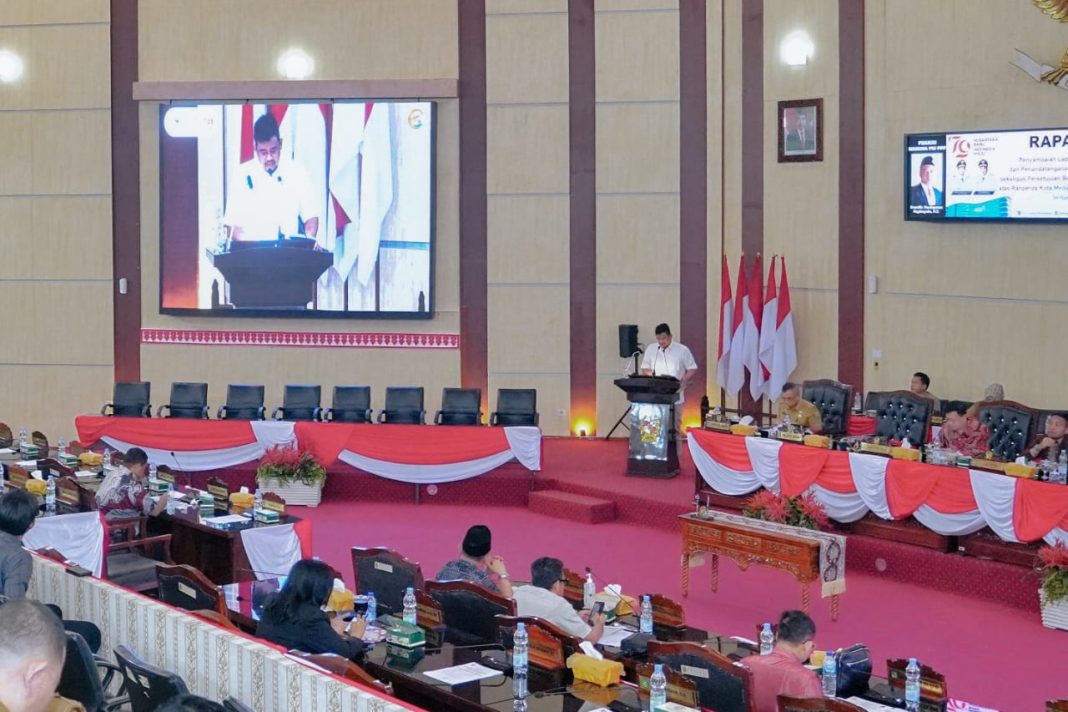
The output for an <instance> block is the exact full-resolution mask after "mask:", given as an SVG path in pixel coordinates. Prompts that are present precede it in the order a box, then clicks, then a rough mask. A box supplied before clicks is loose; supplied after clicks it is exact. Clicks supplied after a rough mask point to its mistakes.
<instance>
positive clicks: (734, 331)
mask: <svg viewBox="0 0 1068 712" xmlns="http://www.w3.org/2000/svg"><path fill="white" fill-rule="evenodd" d="M746 288H747V283H746V279H745V255H742V257H741V259H740V260H739V263H738V287H737V289H735V290H734V305H733V310H732V311H733V314H732V318H731V347H730V354H729V356H728V358H727V380H726V382H725V384H724V386H723V390H725V391H726V392H727V394H728V395H732V396H736V395H738V392H739V391H741V390H742V386H743V385H744V384H745V360H744V359H745V327H744V324H743V320H744V318H745V312H747V311H748V310H749V296H748V295H747V293H746Z"/></svg>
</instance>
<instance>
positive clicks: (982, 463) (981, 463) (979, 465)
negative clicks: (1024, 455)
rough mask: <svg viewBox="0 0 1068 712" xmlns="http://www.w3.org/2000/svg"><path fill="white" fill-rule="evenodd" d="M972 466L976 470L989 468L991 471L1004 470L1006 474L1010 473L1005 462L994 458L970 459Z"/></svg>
mask: <svg viewBox="0 0 1068 712" xmlns="http://www.w3.org/2000/svg"><path fill="white" fill-rule="evenodd" d="M1010 464H1011V463H1010ZM972 467H974V468H975V469H977V470H990V471H991V472H1005V473H1006V474H1010V475H1011V474H1012V473H1011V472H1008V470H1007V467H1006V463H1004V462H997V461H996V460H982V459H972Z"/></svg>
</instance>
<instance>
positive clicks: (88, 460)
mask: <svg viewBox="0 0 1068 712" xmlns="http://www.w3.org/2000/svg"><path fill="white" fill-rule="evenodd" d="M78 461H79V462H80V463H82V464H83V465H85V466H86V467H100V466H101V465H103V464H104V456H103V455H101V454H100V453H98V452H83V453H82V454H81V455H78Z"/></svg>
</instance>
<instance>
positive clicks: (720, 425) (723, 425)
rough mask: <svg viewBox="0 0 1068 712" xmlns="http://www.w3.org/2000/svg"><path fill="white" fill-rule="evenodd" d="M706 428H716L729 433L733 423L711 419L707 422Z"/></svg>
mask: <svg viewBox="0 0 1068 712" xmlns="http://www.w3.org/2000/svg"><path fill="white" fill-rule="evenodd" d="M705 429H706V430H715V431H718V432H721V433H729V432H730V431H731V424H730V423H728V422H726V421H722V422H716V421H709V422H707V423H705Z"/></svg>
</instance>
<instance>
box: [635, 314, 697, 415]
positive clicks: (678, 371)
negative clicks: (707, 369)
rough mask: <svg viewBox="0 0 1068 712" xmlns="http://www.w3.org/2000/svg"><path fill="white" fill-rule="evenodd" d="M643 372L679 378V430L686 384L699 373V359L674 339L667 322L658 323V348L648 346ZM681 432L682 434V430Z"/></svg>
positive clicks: (676, 402) (676, 403)
mask: <svg viewBox="0 0 1068 712" xmlns="http://www.w3.org/2000/svg"><path fill="white" fill-rule="evenodd" d="M641 373H642V375H643V376H674V377H675V378H677V379H679V382H680V383H679V393H678V396H677V397H676V398H675V431H676V432H679V430H680V428H679V424H680V422H681V421H682V404H683V403H684V402H685V401H686V395H685V390H686V386H688V385H689V383H690V381H691V380H693V377H694V375H696V374H697V361H695V360H694V358H693V354H692V353H690V349H688V348H686V347H685V346H683V345H682V344H680V343H679V342H677V341H674V340H673V339H672V337H671V327H670V326H668V325H667V324H657V325H656V348H655V349H654V348H653V347H652V345H650V346H648V347H646V349H645V355H644V356H642V367H641ZM679 434H680V436H681V432H680V433H679Z"/></svg>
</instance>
